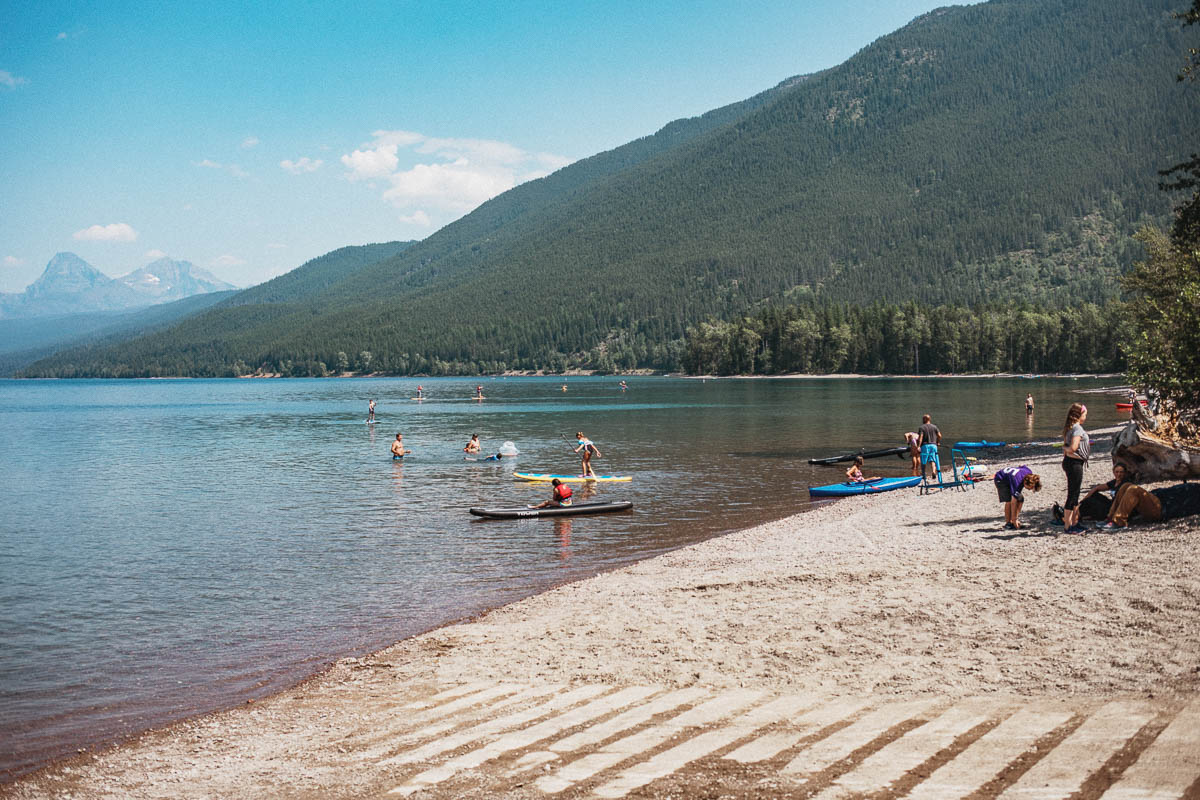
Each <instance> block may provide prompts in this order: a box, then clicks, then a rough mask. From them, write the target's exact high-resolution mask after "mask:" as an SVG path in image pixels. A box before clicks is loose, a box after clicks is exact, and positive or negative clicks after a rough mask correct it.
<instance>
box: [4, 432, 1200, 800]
mask: <svg viewBox="0 0 1200 800" xmlns="http://www.w3.org/2000/svg"><path fill="white" fill-rule="evenodd" d="M1097 449H1098V451H1100V452H1098V453H1097V455H1100V456H1103V455H1104V453H1103V450H1104V449H1105V448H1097ZM1058 460H1059V459H1058V458H1057V457H1056V456H1054V455H1048V456H1041V457H1038V458H1029V459H1027V460H1026V463H1029V464H1030V465H1031V466H1034V467H1035V469H1036V471H1038V472H1039V473H1041V474H1042V476H1043V481H1044V483H1045V488H1044V489H1043V491H1042V492H1040V493H1038V494H1036V495H1031V498H1030V500H1029V501H1028V502H1027V505H1026V509H1025V511H1024V512H1023V514H1022V520H1023V521H1025V522H1027V523H1030V527H1029V531H1028V535H1025V534H1021V533H1011V532H1004V531H1001V530H1000V524H1001V523H1002V521H1003V520H1002V515H1001V513H1000V507H999V503H998V502H997V500H996V497H995V493H994V490H993V489H992V487H991V485H990V482H985V483H984V484H983V485H980V486H977V487H975V488H974V489H967V490H966V491H956V490H943V491H941V492H938V493H935V494H932V495H929V496H927V497H922V496H919V494H918V493H916V492H909V491H905V492H892V493H887V494H880V495H875V496H867V497H858V498H847V499H843V500H841V501H839V502H837V503H831V504H827V505H822V506H819V507H816V508H813V509H811V510H810V511H806V512H803V513H801V514H798V515H793V516H790V517H787V518H784V519H782V520H778V521H775V522H770V523H766V524H763V525H758V526H755V527H752V528H748V529H744V530H740V531H735V532H732V533H728V534H725V535H722V536H718V537H715V538H713V539H709V540H706V541H704V542H701V543H699V544H695V545H690V546H687V547H684V548H680V549H678V550H675V551H671V552H669V553H666V554H662V555H659V556H656V557H654V558H651V559H646V560H643V561H639V562H637V563H635V564H633V565H630V566H625V567H620V568H616V569H613V570H609V571H606V572H602V573H599V574H597V575H594V576H592V577H589V578H585V579H582V580H579V581H574V582H570V583H566V584H562V585H560V586H557V587H555V588H552V589H549V590H547V591H544V592H541V593H539V594H536V595H533V596H531V597H528V598H526V599H524V600H520V601H517V602H515V603H510V604H507V605H504V606H500V607H498V608H495V609H492V610H490V611H486V612H484V613H482V614H478V615H475V616H472V617H469V618H466V619H465V620H464V621H461V622H458V623H453V622H452V623H448V624H446V625H443V626H441V627H438V628H435V629H433V630H431V631H428V632H426V633H424V634H420V635H417V636H413V637H410V638H407V639H404V640H402V641H400V642H397V643H396V644H393V645H391V646H390V647H387V648H384V649H383V650H380V651H378V652H376V653H374V654H371V655H369V656H365V657H359V658H345V659H341V660H339V661H338V662H336V663H335V664H333V665H332V666H331V667H329V668H328V669H326V670H323V671H322V672H319V673H317V674H315V675H313V676H311V677H309V678H307V679H305V680H303V681H301V682H300V683H298V684H296V685H295V686H293V687H291V688H289V689H286V690H284V691H281V692H279V693H277V694H273V695H271V696H269V697H267V698H265V699H263V700H260V701H257V702H254V703H250V704H247V705H245V706H238V707H236V708H233V709H230V710H226V711H219V712H214V713H211V714H206V715H202V716H200V717H195V718H190V719H187V720H184V721H181V722H178V723H175V724H172V725H170V726H168V727H166V728H160V729H155V730H151V731H147V732H145V733H142V734H140V735H138V736H135V737H134V738H133V739H132V740H130V741H127V742H125V743H121V744H118V745H116V746H114V747H112V748H109V749H106V750H103V751H100V752H96V753H87V754H84V755H81V756H78V757H74V758H70V759H67V760H65V761H58V762H55V763H53V764H51V765H48V766H46V767H43V768H41V769H39V770H37V771H35V772H32V773H29V774H26V775H24V776H22V777H20V778H18V779H17V780H16V781H15V782H14V783H11V784H8V785H6V786H0V794H5V795H7V794H9V793H10V792H11V793H12V796H14V797H33V796H43V794H44V793H52V792H51V790H54V791H57V790H58V789H60V788H63V789H65V788H68V787H69V788H70V790H71V791H72V792H74V793H76V794H78V793H83V794H85V795H89V796H90V795H92V794H105V793H106V792H107V793H114V794H121V793H122V792H124V791H128V792H129V793H131V794H135V795H142V794H146V795H151V794H152V795H156V796H157V795H159V794H165V795H167V796H189V795H194V794H205V793H207V794H217V795H225V796H230V795H232V796H247V797H248V796H255V795H259V794H261V793H262V792H263V791H265V789H264V785H266V786H269V785H271V783H270V781H276V782H278V781H287V780H288V779H289V775H292V777H294V774H293V773H292V772H290V771H294V770H297V769H299V766H298V757H292V756H285V753H286V752H287V751H288V748H290V747H295V745H296V735H297V732H299V734H300V736H301V738H300V740H301V741H307V740H308V738H310V737H313V736H316V738H317V739H319V738H320V736H317V734H319V733H320V732H321V731H323V730H325V729H326V728H327V727H328V725H329V724H331V723H330V720H333V721H334V722H336V721H337V720H342V721H343V722H346V721H347V720H348V719H350V718H352V717H354V715H355V713H356V712H355V703H356V702H358V701H359V700H363V699H364V698H366V697H367V696H374V695H375V694H377V693H379V692H384V693H386V692H398V691H400V689H401V688H402V687H413V686H434V685H444V684H447V683H455V682H470V681H480V680H495V681H519V682H524V683H530V684H537V683H545V682H551V683H561V684H567V685H575V684H579V683H585V682H592V683H595V682H600V683H608V684H617V685H623V684H652V685H657V686H667V687H690V686H704V687H752V688H767V689H772V690H780V689H784V688H786V689H790V690H799V691H809V692H817V693H820V694H822V695H823V696H849V695H855V694H869V695H879V696H887V697H894V698H918V697H930V696H937V697H967V696H974V695H993V696H997V697H1000V696H1004V697H1011V696H1017V697H1027V698H1029V697H1034V698H1044V699H1046V700H1048V701H1054V702H1058V701H1065V700H1067V699H1082V700H1088V701H1089V702H1090V701H1091V700H1095V701H1098V700H1100V699H1104V698H1110V697H1139V698H1147V697H1156V696H1158V697H1161V696H1164V695H1170V696H1187V697H1191V696H1195V695H1196V694H1197V693H1198V692H1200V655H1198V654H1200V626H1197V624H1196V623H1195V621H1194V620H1195V619H1196V618H1197V616H1198V615H1197V612H1200V578H1198V577H1197V575H1200V556H1198V550H1200V548H1197V546H1196V545H1197V544H1200V521H1198V520H1197V518H1191V519H1183V520H1174V521H1171V522H1167V523H1159V524H1156V525H1153V526H1143V527H1140V528H1139V527H1134V528H1131V529H1128V530H1125V531H1122V532H1119V533H1117V534H1102V533H1093V534H1089V535H1087V536H1081V537H1072V536H1065V535H1063V534H1062V533H1061V529H1053V528H1050V527H1049V526H1048V525H1047V523H1046V510H1047V509H1048V508H1049V506H1050V505H1051V504H1052V503H1053V502H1055V501H1056V500H1059V501H1061V498H1062V495H1063V493H1064V492H1065V489H1064V487H1065V480H1064V478H1063V477H1062V473H1061V469H1060V468H1059V467H1058ZM1011 463H1019V462H1017V461H1014V460H1012V459H1005V460H1004V461H1003V462H1001V461H997V462H996V463H993V464H992V467H993V468H998V467H1000V466H1003V465H1005V464H1011ZM1095 467H1098V468H1093V469H1090V470H1089V473H1088V475H1087V476H1086V478H1085V487H1086V486H1090V485H1091V484H1093V483H1096V482H1099V481H1100V480H1102V479H1103V478H1106V477H1108V475H1107V464H1106V459H1103V458H1100V459H1096V464H1095ZM981 493H982V494H981ZM1131 576H1136V577H1137V578H1138V580H1130V577H1131ZM356 698H357V700H356ZM1089 698H1090V700H1089ZM300 699H303V700H304V701H305V703H304V704H303V709H301V708H300V707H299V705H298V702H299V700H300ZM263 716H266V717H268V718H270V720H272V724H271V725H269V726H267V728H266V729H261V723H262V719H261V718H262V717H263ZM305 732H307V733H305ZM214 742H237V743H239V745H238V746H239V747H242V748H249V749H250V750H251V751H252V752H253V753H255V754H257V755H255V756H254V757H253V758H251V759H250V761H248V762H246V763H244V764H243V765H242V767H241V768H239V769H236V770H233V771H231V770H229V769H223V770H218V769H215V767H214V765H213V763H212V762H211V758H213V757H214V756H213V753H217V752H223V751H224V750H225V749H227V748H221V747H214V746H213V743H214ZM314 746H316V745H314ZM206 754H207V755H206ZM148 760H149V761H150V762H152V763H153V764H154V765H156V766H154V768H152V769H151V768H147V763H148ZM276 762H278V763H276ZM260 773H263V774H266V775H270V776H271V777H270V781H268V783H267V784H262V783H259V781H260V779H261V776H260ZM181 774H182V775H183V776H185V779H186V781H195V786H194V787H193V788H191V789H189V790H188V791H183V787H182V786H180V785H177V784H175V783H174V781H177V780H178V776H179V775H181ZM114 781H115V782H116V783H114ZM213 781H216V783H214V782H213ZM274 785H278V783H276V784H274ZM118 786H119V787H120V790H117V789H116V787H118ZM328 788H329V787H325V788H324V789H322V790H321V791H320V792H316V793H314V794H312V795H311V796H313V797H316V796H322V795H323V793H324V791H325V790H326V789H328ZM301 796H305V795H301Z"/></svg>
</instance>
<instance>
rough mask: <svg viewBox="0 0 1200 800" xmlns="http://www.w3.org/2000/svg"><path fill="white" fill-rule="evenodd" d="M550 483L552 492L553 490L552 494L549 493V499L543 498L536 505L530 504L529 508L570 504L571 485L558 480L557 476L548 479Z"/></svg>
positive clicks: (556, 506)
mask: <svg viewBox="0 0 1200 800" xmlns="http://www.w3.org/2000/svg"><path fill="white" fill-rule="evenodd" d="M550 485H551V486H553V487H554V492H553V494H551V495H550V499H549V500H543V501H542V502H540V503H538V504H537V505H536V506H530V508H550V507H554V508H559V507H561V506H569V505H571V487H570V486H567V485H566V484H565V483H563V482H562V481H560V480H559V479H558V478H555V479H554V480H552V481H550Z"/></svg>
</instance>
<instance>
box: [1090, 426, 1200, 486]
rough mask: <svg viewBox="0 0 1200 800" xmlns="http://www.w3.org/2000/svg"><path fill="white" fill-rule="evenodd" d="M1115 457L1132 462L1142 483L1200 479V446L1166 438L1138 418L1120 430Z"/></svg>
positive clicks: (1132, 467) (1134, 470)
mask: <svg viewBox="0 0 1200 800" xmlns="http://www.w3.org/2000/svg"><path fill="white" fill-rule="evenodd" d="M1135 415H1136V412H1135ZM1112 458H1113V461H1114V462H1117V461H1120V462H1121V463H1123V464H1126V465H1128V466H1129V468H1130V469H1131V470H1132V471H1133V472H1134V473H1135V474H1136V475H1137V481H1138V482H1139V483H1152V482H1154V481H1166V480H1195V479H1200V449H1196V448H1193V447H1189V446H1187V445H1185V444H1183V443H1181V442H1177V441H1172V440H1169V439H1165V438H1162V437H1160V436H1158V435H1157V434H1155V433H1153V432H1151V431H1149V430H1146V429H1145V428H1144V427H1143V426H1142V425H1141V424H1139V423H1138V422H1137V421H1134V422H1130V423H1129V424H1128V425H1126V426H1125V427H1124V428H1122V429H1121V432H1120V433H1118V434H1117V438H1116V441H1115V442H1114V444H1113V450H1112Z"/></svg>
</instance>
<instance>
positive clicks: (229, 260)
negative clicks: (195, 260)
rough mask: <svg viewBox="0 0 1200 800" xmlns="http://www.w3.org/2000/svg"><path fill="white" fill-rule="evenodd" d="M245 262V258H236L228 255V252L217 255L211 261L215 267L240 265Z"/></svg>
mask: <svg viewBox="0 0 1200 800" xmlns="http://www.w3.org/2000/svg"><path fill="white" fill-rule="evenodd" d="M245 263H246V261H245V259H241V258H238V257H237V256H232V255H229V254H228V253H226V254H225V255H223V256H218V257H217V258H216V259H215V260H214V261H213V265H214V266H217V267H240V266H242V265H243V264H245Z"/></svg>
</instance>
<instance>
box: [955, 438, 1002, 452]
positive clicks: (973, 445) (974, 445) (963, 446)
mask: <svg viewBox="0 0 1200 800" xmlns="http://www.w3.org/2000/svg"><path fill="white" fill-rule="evenodd" d="M1007 445H1008V442H989V441H987V440H986V439H985V440H983V441H982V442H955V443H954V446H955V447H957V448H958V449H959V450H982V449H983V448H985V447H1005V446H1007Z"/></svg>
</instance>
